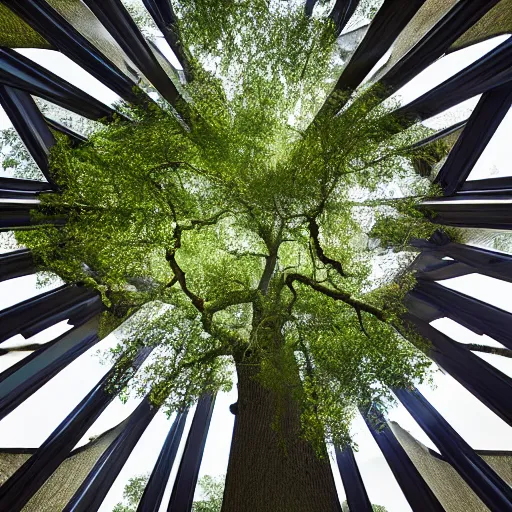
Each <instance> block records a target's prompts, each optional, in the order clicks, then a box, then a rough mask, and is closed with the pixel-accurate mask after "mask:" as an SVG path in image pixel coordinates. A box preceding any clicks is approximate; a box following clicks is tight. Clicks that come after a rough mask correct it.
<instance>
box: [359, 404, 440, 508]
mask: <svg viewBox="0 0 512 512" xmlns="http://www.w3.org/2000/svg"><path fill="white" fill-rule="evenodd" d="M362 415H363V418H364V420H365V422H366V425H367V427H368V429H369V430H370V432H371V434H372V436H373V438H374V439H375V441H376V443H377V444H378V446H379V448H380V450H381V452H382V454H383V455H384V457H385V459H386V462H387V463H388V465H389V468H390V469H391V471H392V473H393V475H394V476H395V479H396V481H397V482H398V485H399V486H400V488H401V489H402V492H403V493H404V496H405V499H406V500H407V501H408V502H409V505H410V506H411V508H412V510H414V511H418V512H419V511H423V510H424V511H426V510H428V512H444V507H443V506H442V505H441V504H440V503H439V500H438V499H437V498H436V496H435V495H434V493H433V492H432V490H431V489H430V487H429V486H428V485H427V483H426V482H425V480H424V479H423V477H422V476H421V475H420V473H419V471H418V470H417V469H416V466H415V465H414V464H413V463H412V461H411V459H409V456H408V455H407V453H406V452H405V450H404V449H403V448H402V445H401V444H400V443H399V442H398V440H397V438H396V437H395V435H394V434H393V432H392V431H391V429H390V428H389V425H388V424H387V423H386V421H385V420H384V417H383V416H382V414H380V413H379V412H378V411H376V410H375V408H372V409H371V410H370V411H369V412H368V413H363V412H362ZM356 511H357V509H356Z"/></svg>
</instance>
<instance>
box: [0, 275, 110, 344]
mask: <svg viewBox="0 0 512 512" xmlns="http://www.w3.org/2000/svg"><path fill="white" fill-rule="evenodd" d="M102 309H103V306H102V303H101V297H100V295H99V294H98V293H97V292H96V291H94V290H91V289H89V288H86V287H84V286H74V285H64V286H61V287H59V288H56V289H55V290H50V291H48V292H44V293H42V294H40V295H37V296H35V297H32V298H31V299H28V300H25V301H23V302H20V303H19V304H15V305H14V306H11V307H9V308H7V309H3V310H1V311H0V343H2V342H3V341H5V340H8V339H9V338H11V337H12V336H15V335H16V334H21V335H22V336H23V337H24V338H30V337H31V336H34V335H35V334H37V333H38V332H41V331H42V330H44V329H46V328H48V327H51V326H52V325H54V324H56V323H58V322H60V321H62V320H69V323H71V324H74V322H75V321H78V322H79V321H81V319H83V318H84V317H90V316H91V315H94V314H96V313H98V312H99V311H101V310H102Z"/></svg>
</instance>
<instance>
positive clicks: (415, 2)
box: [335, 0, 425, 91]
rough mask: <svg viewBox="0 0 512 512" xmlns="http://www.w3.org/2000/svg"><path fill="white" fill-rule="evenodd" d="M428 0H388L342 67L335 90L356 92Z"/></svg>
mask: <svg viewBox="0 0 512 512" xmlns="http://www.w3.org/2000/svg"><path fill="white" fill-rule="evenodd" d="M424 3H425V0H385V1H384V4H383V5H382V6H381V8H380V9H379V10H378V12H377V14H376V15H375V18H374V19H373V20H372V22H371V24H370V27H369V29H368V32H367V33H366V35H365V37H364V39H363V40H362V42H361V44H360V45H359V46H358V48H357V50H356V51H355V53H354V54H353V55H352V58H351V59H350V61H349V62H348V64H347V65H346V67H345V69H344V70H343V72H342V74H341V76H340V78H339V80H338V82H337V83H336V86H335V90H348V91H353V90H354V89H355V88H356V87H357V86H358V85H359V84H360V83H361V82H362V81H363V79H364V78H365V77H366V75H367V74H368V73H369V72H370V71H371V70H372V68H373V67H374V66H375V64H377V62H378V61H379V60H380V58H381V57H383V56H384V54H385V53H386V52H387V51H388V49H389V47H390V46H391V44H392V43H393V41H394V40H395V39H396V37H397V36H398V34H400V32H401V31H402V30H403V29H404V28H405V26H406V25H407V23H409V21H411V19H412V18H413V16H414V15H415V14H416V13H417V12H418V10H419V9H420V7H421V6H422V5H423V4H424Z"/></svg>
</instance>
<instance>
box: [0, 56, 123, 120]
mask: <svg viewBox="0 0 512 512" xmlns="http://www.w3.org/2000/svg"><path fill="white" fill-rule="evenodd" d="M0 84H4V85H8V86H10V87H13V88H15V89H21V90H23V91H26V92H28V93H30V94H35V95H36V96H40V97H41V98H44V99H45V100H48V101H51V102H52V103H55V104H57V105H60V106H61V107H64V108H67V109H68V110H71V111H72V112H76V113H77V114H80V115H81V116H84V117H87V118H89V119H96V120H109V119H112V117H113V115H114V110H113V109H111V108H110V107H108V106H107V105H105V104H103V103H101V102H100V101H98V100H97V99H95V98H93V97H92V96H90V95H89V94H87V93H85V92H83V91H82V90H80V89H79V88H78V87H75V86H74V85H71V84H70V83H68V82H66V81H65V80H63V79H62V78H60V77H58V76H57V75H55V74H54V73H51V72H50V71H48V70H46V69H45V68H43V67H42V66H40V65H39V64H36V63H35V62H33V61H31V60H30V59H28V58H27V57H24V56H23V55H21V54H20V53H18V52H16V51H15V50H11V49H10V48H0Z"/></svg>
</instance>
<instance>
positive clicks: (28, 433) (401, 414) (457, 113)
mask: <svg viewBox="0 0 512 512" xmlns="http://www.w3.org/2000/svg"><path fill="white" fill-rule="evenodd" d="M505 38H506V36H502V37H499V38H495V39H494V40H491V41H488V42H486V43H480V44H478V45H475V46H473V47H471V48H468V49H465V50H461V51H460V52H457V53H455V54H452V55H450V56H448V57H445V58H442V59H440V60H439V61H437V62H436V63H434V64H433V65H432V66H431V68H430V69H428V70H426V71H425V72H423V73H421V74H420V75H419V76H418V77H416V78H415V79H414V80H412V81H411V82H410V83H409V84H407V85H406V86H405V87H404V88H403V89H402V90H400V91H399V92H398V93H397V94H398V95H399V96H401V98H402V102H403V103H406V102H409V101H412V100H413V99H415V98H416V97H418V96H419V95H420V94H422V93H424V92H426V91H427V90H429V89H430V88H432V87H434V86H436V85H438V84H439V83H440V82H442V81H443V80H445V79H447V78H448V77H449V76H451V75H453V74H454V73H456V72H458V71H459V70H460V69H462V68H463V67H465V66H467V65H468V64H470V63H471V62H473V61H474V60H476V59H477V58H479V57H480V56H482V55H483V54H484V53H486V52H487V51H489V50H490V49H492V48H493V47H494V46H496V45H497V44H499V43H501V42H503V40H504V39H505ZM164 44H165V43H164ZM159 46H160V47H162V46H161V43H160V44H159ZM164 51H165V52H166V54H168V51H167V49H164ZM21 53H23V54H24V55H26V56H28V57H29V58H31V59H33V60H35V61H36V62H38V63H40V64H42V65H43V66H45V67H47V68H48V69H50V70H51V71H53V72H54V73H56V74H58V75H60V76H62V77H64V78H66V79H67V80H69V82H71V83H73V84H74V85H77V86H78V87H81V88H83V89H84V90H86V91H87V92H88V93H89V94H91V95H92V96H94V97H95V98H97V99H99V100H100V101H103V102H104V103H106V104H112V103H113V102H114V101H116V100H117V99H118V97H117V95H116V94H115V93H113V92H112V91H110V90H109V89H108V88H106V87H105V86H104V85H102V84H101V83H100V82H99V81H98V80H96V79H95V78H93V77H92V76H90V75H89V74H88V73H86V72H85V71H84V70H82V69H81V68H80V67H79V66H78V65H76V64H74V63H73V62H72V61H70V60H69V59H67V57H65V56H63V55H60V54H58V53H55V52H51V51H48V50H22V51H21ZM477 101H478V98H473V99H471V100H469V101H467V102H464V104H462V105H459V106H457V107H456V108H453V109H450V110H449V111H447V112H445V113H442V114H440V115H439V116H436V117H435V118H433V119H431V120H428V121H427V122H425V124H427V125H429V126H431V127H435V128H438V129H441V128H444V127H446V126H449V125H451V124H453V123H455V122H457V121H458V120H461V119H465V118H467V117H468V116H469V115H470V113H471V111H472V109H473V108H474V106H475V105H476V102H477ZM7 126H10V122H9V120H8V118H7V117H6V116H5V114H4V113H3V111H1V109H0V129H2V128H5V127H7ZM511 133H512V112H510V113H509V114H508V116H507V117H506V119H505V120H504V121H503V123H502V125H501V126H500V128H499V129H498V131H497V133H496V136H495V138H494V139H493V141H492V142H491V143H490V144H489V146H488V147H487V149H486V151H485V152H484V154H483V155H482V157H481V158H480V160H479V162H478V163H477V165H476V166H475V168H474V170H473V172H472V174H471V176H470V179H482V178H485V177H489V176H490V175H493V176H506V175H510V173H511V170H510V165H509V162H510V157H511V156H512V155H511V151H512V150H511V144H510V134H511ZM1 174H2V172H1V171H0V175H1ZM0 252H6V250H5V249H1V248H0ZM442 284H443V285H446V286H448V287H450V288H453V289H456V290H459V291H462V292H464V293H467V294H468V295H471V296H475V297H477V298H479V299H481V300H484V301H486V302H489V303H491V304H493V305H496V306H498V307H500V308H502V309H505V310H507V311H512V306H511V304H510V300H509V298H510V297H511V296H512V284H510V283H505V282H502V281H498V280H496V279H492V278H488V277H485V276H479V275H471V276H463V277H460V278H456V279H451V280H449V281H445V282H443V283H442ZM41 291H42V290H41V289H36V278H35V276H26V277H21V278H17V279H13V280H11V281H7V282H3V283H0V309H3V308H5V307H8V306H10V305H12V304H15V303H17V302H19V301H21V300H25V299H27V298H29V297H31V296H33V295H36V294H38V293H41ZM433 325H434V326H435V327H436V328H438V329H439V330H441V331H442V332H445V333H446V334H448V335H450V336H451V337H453V338H454V339H456V340H458V341H460V342H463V343H471V342H476V343H486V344H494V345H497V346H501V345H500V344H499V343H497V342H495V341H494V340H491V339H489V338H487V337H484V338H485V339H482V338H483V337H481V336H477V335H475V334H473V333H472V332H471V331H469V330H467V329H465V328H463V327H461V326H460V325H458V324H456V323H455V322H453V321H451V320H448V319H440V320H436V321H435V322H433ZM68 328H69V326H67V325H66V322H61V323H60V324H58V325H56V326H53V327H51V328H49V329H47V330H46V331H45V332H43V333H40V334H39V335H37V336H35V337H33V338H31V339H30V340H29V342H44V341H48V340H51V339H53V338H55V337H56V336H58V335H60V334H61V333H62V332H64V331H65V330H66V329H68ZM20 341H24V340H22V338H21V336H17V337H15V338H12V339H11V340H10V341H8V342H6V345H5V346H8V345H12V344H17V343H19V342H20ZM113 343H115V337H114V336H112V335H111V336H109V337H107V338H106V339H105V340H103V341H102V342H100V343H99V344H98V345H96V346H95V347H93V348H92V349H90V350H89V351H88V352H86V353H85V354H83V355H82V356H81V357H79V358H78V359H77V360H75V361H74V362H73V363H71V364H70V365H69V366H68V367H67V368H65V369H64V370H63V371H62V372H60V373H59V374H58V375H57V376H56V377H55V378H54V379H52V380H51V381H50V382H48V383H47V384H46V385H44V386H43V387H42V388H41V389H40V390H39V391H38V392H36V393H35V394H34V395H33V396H32V397H30V398H29V399H28V400H26V401H25V402H24V403H23V404H22V405H21V406H19V407H18V408H17V409H16V410H14V411H13V412H12V413H11V414H10V415H9V416H7V417H6V418H5V419H4V420H3V421H2V422H0V439H1V440H2V441H1V445H2V447H36V446H38V445H39V444H41V443H42V442H43V441H44V439H45V438H46V437H47V436H48V435H49V434H50V433H51V432H52V431H53V429H54V428H55V427H56V426H57V425H58V424H59V422H60V421H61V420H62V419H64V417H65V416H66V415H67V414H68V413H69V412H70V411H71V409H72V408H73V407H74V406H75V405H77V404H78V403H79V401H80V400H81V399H82V398H83V397H84V396H85V395H86V394H87V392H88V391H89V390H90V389H91V388H92V386H93V385H94V384H95V383H96V382H97V381H98V380H99V379H100V378H101V377H102V375H103V374H104V373H105V372H106V371H107V370H108V367H107V366H104V365H102V364H101V363H100V359H99V357H98V355H97V352H98V349H104V348H107V347H108V346H109V345H112V344H113ZM24 355H27V354H20V353H18V354H9V355H7V356H2V357H0V371H2V370H4V369H6V368H7V367H8V366H10V365H12V364H14V363H15V362H16V361H18V360H20V359H21V358H22V357H23V356H24ZM480 357H482V358H483V359H485V360H486V361H488V362H489V363H490V364H492V365H494V366H496V367H497V368H499V369H500V370H501V371H503V372H504V373H506V374H507V375H509V376H512V360H511V359H506V358H502V357H499V356H493V355H488V354H484V355H481V356H480ZM435 385H436V388H435V389H431V388H429V387H427V386H420V389H421V391H422V392H423V393H424V395H425V396H426V397H427V398H428V399H429V400H430V402H431V403H432V404H433V405H434V406H435V407H436V408H437V410H438V411H439V412H440V413H441V414H442V415H443V416H444V417H445V418H446V419H447V420H448V421H449V422H450V423H451V425H452V426H453V427H454V428H455V429H456V430H457V431H458V432H459V434H460V435H461V436H462V437H463V438H464V439H465V440H466V441H468V442H469V443H470V444H471V445H472V446H473V447H474V448H476V449H488V450H489V449H501V450H512V435H511V434H512V432H511V430H512V429H511V428H510V427H509V426H508V425H506V424H505V423H504V422H503V421H502V420H501V419H499V418H498V417H497V416H496V415H495V414H494V413H492V412H491V411H489V410H488V409H487V408H486V407H485V406H483V404H481V402H479V401H478V400H477V399H476V398H474V397H473V395H471V394H470V393H469V392H468V391H466V390H465V389H464V388H463V387H462V386H461V385H459V384H458V383H457V382H456V381H454V379H452V378H451V377H450V376H448V375H445V374H443V373H442V372H438V373H437V374H436V377H435ZM138 401H139V400H135V399H131V400H129V401H128V403H127V404H124V405H123V404H121V402H120V401H119V400H117V399H116V400H114V401H113V402H112V404H111V405H110V406H109V407H108V408H107V409H106V410H105V411H104V413H103V414H102V415H101V417H100V418H99V419H98V420H97V421H96V422H95V424H94V425H93V426H92V427H91V429H90V431H89V432H88V433H87V434H86V435H85V436H84V438H83V439H82V440H81V441H80V443H79V445H81V444H83V443H84V442H87V440H88V438H89V437H90V436H92V435H97V434H100V433H102V432H104V431H105V430H106V429H108V428H111V427H112V426H114V425H116V424H118V423H119V422H120V421H122V420H123V419H124V418H125V417H127V416H128V415H129V414H130V413H131V412H132V411H133V410H134V408H135V407H136V405H137V403H138ZM235 401H236V391H235V390H233V391H232V392H231V393H229V394H221V395H219V396H218V398H217V402H216V406H215V410H214V414H213V419H212V424H211V428H210V433H209V437H208V441H207V444H206V449H205V454H204V457H203V463H202V466H201V475H204V474H210V475H218V474H222V473H224V472H225V470H226V466H227V460H228V455H229V446H230V438H231V432H232V428H233V419H234V417H233V416H232V415H231V414H230V413H229V410H228V407H229V404H231V403H233V402H235ZM389 417H390V419H392V420H395V421H398V422H399V423H400V425H401V426H402V427H403V428H405V429H406V430H408V431H409V432H411V433H412V435H414V436H415V437H416V438H417V439H419V440H420V441H421V442H423V443H424V444H426V445H427V446H429V447H431V448H433V449H435V446H434V445H433V444H432V443H431V442H430V440H429V439H428V438H427V436H426V435H425V434H424V433H423V432H422V431H421V429H420V428H419V427H418V425H417V424H416V423H415V421H414V420H413V419H412V417H411V416H410V415H409V414H408V413H407V411H406V410H405V409H404V408H403V407H402V406H397V407H395V408H394V409H393V410H392V411H391V412H390V414H389ZM191 418H192V414H190V415H189V419H188V425H189V424H190V421H191ZM170 425H171V421H170V420H168V419H167V418H166V417H165V415H164V414H163V413H159V414H158V415H157V416H156V417H155V418H154V420H153V421H152V423H151V424H150V426H149V427H148V429H147V430H146V432H145V433H144V435H143V436H142V438H141V439H140V441H139V442H138V444H137V446H136V448H135V450H134V451H133V453H132V455H131V457H130V458H129V460H128V462H127V464H126V465H125V467H124V468H123V470H122V471H121V473H120V475H119V477H118V478H117V480H116V482H115V483H114V485H113V486H112V489H111V490H110V492H109V494H108V496H107V497H106V499H105V501H104V503H103V505H102V507H101V509H100V510H101V511H102V512H107V511H111V510H112V508H113V506H114V505H115V504H116V503H117V502H118V501H120V500H121V498H122V491H123V487H124V485H125V484H126V482H127V480H128V478H130V477H132V476H136V475H139V474H141V473H144V472H149V471H151V469H152V466H153V465H154V463H155V461H156V459H157V457H158V454H159V450H160V448H161V446H162V444H163V441H164V439H165V436H166V434H167V431H168V429H169V427H170ZM187 428H188V426H187ZM353 432H354V437H355V441H356V442H357V443H358V445H359V451H358V452H357V453H356V460H357V462H358V464H359V467H360V470H361V473H362V476H363V480H364V482H365V485H366V488H367V490H368V493H369V496H370V499H371V501H372V502H373V503H377V504H380V505H384V506H386V507H387V509H388V510H389V512H405V511H410V510H411V509H410V507H409V505H408V504H407V502H406V500H405V498H404V497H403V494H402V492H401V490H400V488H399V487H398V484H397V483H396V481H395V480H394V478H393V476H392V474H391V472H390V470H389V467H388V466H387V464H386V462H385V460H384V458H383V456H382V455H381V453H380V451H379V450H378V448H377V445H376V444H375V442H374V440H373V438H372V437H371V434H370V433H369V431H368V429H367V428H366V426H365V425H364V422H363V421H362V419H361V418H357V419H356V421H355V422H354V425H353ZM185 434H186V432H185ZM185 438H186V435H184V438H183V442H184V441H185ZM182 448H183V443H182ZM176 469H177V465H176V467H175V468H174V471H173V473H172V475H171V479H170V481H169V485H168V487H167V490H166V496H165V497H164V500H163V503H164V505H163V506H162V508H161V510H162V511H163V510H164V509H165V510H166V505H165V503H166V501H167V500H168V498H169V495H170V490H171V484H172V481H173V479H174V475H175V472H176ZM334 474H335V478H336V481H337V485H338V489H339V494H340V500H341V501H343V500H344V499H345V498H344V491H343V487H342V485H341V481H340V478H339V474H338V472H337V469H336V468H335V470H334Z"/></svg>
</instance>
